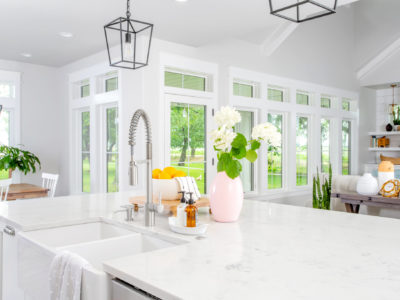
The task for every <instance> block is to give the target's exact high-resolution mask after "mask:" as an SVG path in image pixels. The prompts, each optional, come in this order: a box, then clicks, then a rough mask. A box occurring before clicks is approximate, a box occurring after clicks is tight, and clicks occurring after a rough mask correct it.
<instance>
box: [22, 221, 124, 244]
mask: <svg viewBox="0 0 400 300" xmlns="http://www.w3.org/2000/svg"><path fill="white" fill-rule="evenodd" d="M128 234H132V231H129V230H126V229H124V228H121V227H118V226H114V225H111V224H108V223H105V222H93V223H85V224H78V225H71V226H63V227H54V228H50V229H42V230H35V231H28V232H25V233H24V236H26V237H29V238H30V239H32V240H34V241H36V242H38V243H41V244H43V245H45V246H48V247H60V246H65V245H73V244H80V243H87V242H91V241H98V240H104V239H109V238H113V237H119V236H124V235H128Z"/></svg>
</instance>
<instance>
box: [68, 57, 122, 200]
mask: <svg viewBox="0 0 400 300" xmlns="http://www.w3.org/2000/svg"><path fill="white" fill-rule="evenodd" d="M109 72H115V71H114V70H113V69H111V68H109V67H105V66H104V65H103V64H100V65H96V66H93V67H91V68H88V69H83V70H80V71H77V72H75V73H72V74H70V75H69V85H70V97H69V98H70V101H69V111H70V113H69V114H70V116H69V120H71V123H70V136H69V139H70V161H71V162H74V163H71V164H70V165H71V169H70V172H69V173H70V182H71V183H72V184H71V186H70V192H71V193H72V194H81V193H82V180H81V179H80V180H79V177H80V178H81V174H80V173H81V167H82V166H81V163H80V162H79V161H80V160H81V159H80V156H78V155H80V153H81V152H80V151H81V149H80V148H79V143H78V142H77V139H79V138H80V134H81V133H80V132H79V128H80V125H78V124H77V121H78V120H77V118H76V115H77V114H76V113H77V112H79V111H82V110H88V111H90V173H91V176H90V181H91V187H90V191H91V193H98V192H105V191H107V187H106V186H104V182H106V181H105V175H104V174H105V173H106V170H105V169H104V162H102V159H103V158H104V155H103V152H104V145H102V144H101V143H102V139H103V138H102V136H103V135H104V134H105V130H104V126H102V125H103V124H102V120H101V111H102V108H103V107H104V106H107V105H114V106H115V105H116V106H119V104H120V98H121V93H120V90H121V88H120V82H121V81H120V78H121V71H118V72H117V73H116V74H112V75H113V76H112V77H118V90H116V91H112V92H105V90H104V91H103V92H102V93H96V91H97V85H96V84H97V80H98V77H99V76H104V74H107V73H109ZM87 80H89V84H90V95H89V96H88V97H84V98H76V97H75V96H76V93H75V90H74V89H76V86H77V84H78V86H79V83H80V82H84V81H87ZM118 115H120V111H118ZM118 133H119V134H120V133H121V122H119V128H118ZM119 140H120V139H119ZM119 145H120V143H119ZM102 146H103V147H102ZM119 178H120V179H121V167H120V164H119ZM119 190H121V180H120V181H119Z"/></svg>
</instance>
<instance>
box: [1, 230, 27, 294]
mask: <svg viewBox="0 0 400 300" xmlns="http://www.w3.org/2000/svg"><path fill="white" fill-rule="evenodd" d="M2 277H3V288H2V290H3V291H2V293H3V298H2V300H24V293H23V291H22V290H21V289H20V288H19V287H18V244H17V238H16V236H15V235H11V234H10V233H5V232H3V276H2Z"/></svg>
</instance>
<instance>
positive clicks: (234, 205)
mask: <svg viewBox="0 0 400 300" xmlns="http://www.w3.org/2000/svg"><path fill="white" fill-rule="evenodd" d="M210 206H211V212H212V215H213V218H214V220H215V221H217V222H226V223H228V222H236V221H237V220H238V219H239V215H240V211H241V210H242V206H243V185H242V180H240V177H237V178H235V179H231V178H229V177H228V175H226V173H225V172H219V173H218V174H217V176H216V177H215V179H214V181H213V182H212V183H211V187H210Z"/></svg>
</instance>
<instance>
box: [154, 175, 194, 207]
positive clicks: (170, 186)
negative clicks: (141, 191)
mask: <svg viewBox="0 0 400 300" xmlns="http://www.w3.org/2000/svg"><path fill="white" fill-rule="evenodd" d="M152 176H153V194H154V195H155V196H156V197H158V195H159V194H160V193H161V197H162V200H178V199H179V183H178V181H177V180H175V178H176V177H186V176H187V175H186V173H185V172H184V171H182V170H177V169H176V168H174V167H165V168H164V169H163V170H161V169H154V170H153V174H152Z"/></svg>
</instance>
